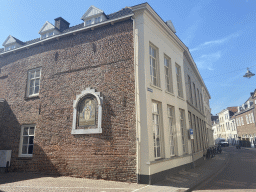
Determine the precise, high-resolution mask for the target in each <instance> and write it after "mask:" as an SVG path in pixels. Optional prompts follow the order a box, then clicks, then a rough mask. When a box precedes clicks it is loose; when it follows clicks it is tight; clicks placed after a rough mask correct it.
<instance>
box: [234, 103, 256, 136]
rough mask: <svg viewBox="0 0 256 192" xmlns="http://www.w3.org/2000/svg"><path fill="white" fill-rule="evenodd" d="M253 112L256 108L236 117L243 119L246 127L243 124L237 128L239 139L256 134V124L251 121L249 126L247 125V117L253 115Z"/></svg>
mask: <svg viewBox="0 0 256 192" xmlns="http://www.w3.org/2000/svg"><path fill="white" fill-rule="evenodd" d="M253 111H254V108H252V109H250V110H249V111H246V112H244V113H241V114H239V115H236V119H237V118H239V117H243V121H244V125H242V124H241V126H237V135H238V137H242V135H246V134H248V136H249V134H251V135H253V134H256V126H255V123H250V121H249V124H247V121H246V115H247V116H248V115H249V114H251V113H253ZM248 118H249V117H248ZM253 118H254V117H253Z"/></svg>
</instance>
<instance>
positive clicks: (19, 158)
mask: <svg viewBox="0 0 256 192" xmlns="http://www.w3.org/2000/svg"><path fill="white" fill-rule="evenodd" d="M16 160H32V156H30V157H22V156H19V157H17V158H16Z"/></svg>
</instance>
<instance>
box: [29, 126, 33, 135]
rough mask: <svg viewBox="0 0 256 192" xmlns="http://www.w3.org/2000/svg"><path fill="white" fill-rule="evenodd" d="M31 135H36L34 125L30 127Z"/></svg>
mask: <svg viewBox="0 0 256 192" xmlns="http://www.w3.org/2000/svg"><path fill="white" fill-rule="evenodd" d="M29 135H34V127H30V129H29Z"/></svg>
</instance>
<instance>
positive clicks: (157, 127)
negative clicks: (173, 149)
mask: <svg viewBox="0 0 256 192" xmlns="http://www.w3.org/2000/svg"><path fill="white" fill-rule="evenodd" d="M152 133H153V143H154V149H153V150H154V158H155V159H160V158H162V157H163V153H162V150H163V149H162V147H163V146H162V145H163V141H162V138H163V137H162V124H161V104H160V103H159V102H156V101H152ZM157 139H158V140H159V142H157Z"/></svg>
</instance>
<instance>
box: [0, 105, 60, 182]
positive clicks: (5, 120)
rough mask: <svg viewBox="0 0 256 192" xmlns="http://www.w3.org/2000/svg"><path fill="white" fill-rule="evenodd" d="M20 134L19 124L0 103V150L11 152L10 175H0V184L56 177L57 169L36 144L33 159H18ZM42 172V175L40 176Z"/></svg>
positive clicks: (9, 109)
mask: <svg viewBox="0 0 256 192" xmlns="http://www.w3.org/2000/svg"><path fill="white" fill-rule="evenodd" d="M20 133H21V124H20V123H19V122H18V120H17V118H16V116H15V114H14V113H13V111H12V109H11V107H10V105H9V104H8V103H7V102H6V101H4V102H0V150H12V155H11V164H10V168H9V171H10V172H11V173H2V174H0V184H4V183H11V182H16V181H21V180H27V179H32V178H39V177H45V176H47V175H49V174H50V175H54V176H58V175H59V173H58V170H57V168H56V167H55V166H54V165H53V164H52V162H51V161H50V160H49V158H48V157H47V156H46V154H45V153H44V151H43V150H42V148H41V147H39V146H38V145H37V144H34V152H35V153H34V154H33V157H31V158H28V157H26V158H24V157H19V155H18V154H19V142H20ZM12 172H20V173H12ZM27 172H34V173H27ZM42 172H43V173H44V175H42V174H41V173H42ZM35 173H38V174H35Z"/></svg>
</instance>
